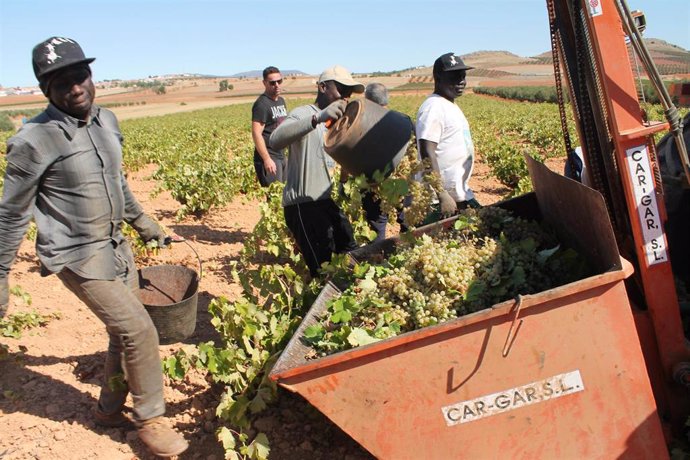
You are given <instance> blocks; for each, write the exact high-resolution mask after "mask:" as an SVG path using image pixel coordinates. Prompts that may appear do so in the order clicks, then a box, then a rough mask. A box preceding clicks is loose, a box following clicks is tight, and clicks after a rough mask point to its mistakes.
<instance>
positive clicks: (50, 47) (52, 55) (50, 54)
mask: <svg viewBox="0 0 690 460" xmlns="http://www.w3.org/2000/svg"><path fill="white" fill-rule="evenodd" d="M62 43H74V42H73V41H72V40H70V39H69V38H61V37H55V38H53V39H52V40H50V41H49V42H48V43H47V44H46V50H47V53H46V61H48V64H53V63H54V62H55V61H57V60H58V59H61V58H62V56H60V55H59V54H57V53H56V52H55V46H56V45H60V44H62Z"/></svg>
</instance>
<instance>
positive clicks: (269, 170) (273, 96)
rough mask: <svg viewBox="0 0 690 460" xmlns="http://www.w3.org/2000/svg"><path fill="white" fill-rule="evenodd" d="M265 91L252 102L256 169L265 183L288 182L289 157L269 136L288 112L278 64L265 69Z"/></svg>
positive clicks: (265, 185)
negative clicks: (274, 144)
mask: <svg viewBox="0 0 690 460" xmlns="http://www.w3.org/2000/svg"><path fill="white" fill-rule="evenodd" d="M263 77H264V80H263V83H264V88H265V91H264V93H263V94H262V95H261V96H259V97H258V98H257V99H256V101H255V102H254V105H253V106H252V139H253V140H254V169H255V170H256V177H257V179H258V180H259V183H260V184H261V186H262V187H267V186H268V185H269V184H271V183H272V182H275V181H280V182H285V178H286V176H287V161H286V159H285V154H284V152H283V151H282V150H275V149H272V148H271V147H270V146H269V144H268V138H269V137H270V136H271V133H272V132H273V130H274V129H276V127H277V126H278V125H279V124H280V123H281V122H282V121H283V119H284V118H285V117H286V116H287V109H286V107H285V100H284V99H283V98H282V97H280V93H282V85H283V77H282V75H281V74H280V70H278V68H276V67H273V66H271V67H266V68H265V69H264V72H263Z"/></svg>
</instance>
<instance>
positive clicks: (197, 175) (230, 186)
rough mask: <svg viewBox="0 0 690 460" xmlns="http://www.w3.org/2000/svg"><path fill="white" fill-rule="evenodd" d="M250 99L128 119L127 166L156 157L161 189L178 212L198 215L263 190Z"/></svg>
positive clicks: (125, 124)
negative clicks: (258, 175) (256, 162)
mask: <svg viewBox="0 0 690 460" xmlns="http://www.w3.org/2000/svg"><path fill="white" fill-rule="evenodd" d="M250 110H251V105H249V104H243V105H234V106H230V107H223V108H220V109H211V110H203V111H197V112H191V113H181V114H175V115H167V116H164V117H156V118H145V119H137V120H125V121H123V122H122V124H121V126H122V132H123V135H124V137H125V144H124V162H125V168H126V169H127V170H128V171H135V170H138V169H140V168H142V167H143V166H145V165H147V164H150V163H153V164H156V165H158V169H157V171H156V172H155V173H154V175H153V178H154V179H156V180H157V181H158V185H159V187H158V189H157V191H161V190H168V191H170V193H171V194H172V196H173V198H175V200H177V201H178V202H179V203H180V205H181V207H180V209H179V210H178V212H177V215H178V217H179V218H182V217H184V216H187V215H195V216H197V217H200V216H202V215H204V214H206V213H207V212H209V211H210V210H211V209H213V208H214V207H220V206H223V205H225V204H227V203H228V202H229V201H230V200H231V199H233V198H234V197H235V196H237V195H238V194H245V195H248V196H250V197H255V196H259V194H260V187H259V185H258V183H257V181H256V177H255V174H254V167H253V151H254V144H253V142H252V140H251V131H250V124H249V123H247V122H246V117H247V112H248V111H250Z"/></svg>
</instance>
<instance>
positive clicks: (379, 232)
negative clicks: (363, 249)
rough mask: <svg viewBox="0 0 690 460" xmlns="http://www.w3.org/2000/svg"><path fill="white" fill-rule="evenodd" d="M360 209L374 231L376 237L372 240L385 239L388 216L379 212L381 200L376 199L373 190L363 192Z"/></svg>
mask: <svg viewBox="0 0 690 460" xmlns="http://www.w3.org/2000/svg"><path fill="white" fill-rule="evenodd" d="M362 209H364V215H365V216H366V218H367V223H368V224H369V227H371V229H372V230H374V231H375V232H376V238H375V239H374V241H372V242H375V241H381V240H385V239H386V226H387V224H388V216H387V215H386V214H384V213H382V212H381V200H379V199H377V198H376V197H375V196H374V193H373V192H369V191H367V192H364V193H363V194H362Z"/></svg>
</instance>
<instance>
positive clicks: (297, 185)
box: [270, 104, 332, 207]
mask: <svg viewBox="0 0 690 460" xmlns="http://www.w3.org/2000/svg"><path fill="white" fill-rule="evenodd" d="M318 111H319V109H318V108H317V107H316V106H315V105H313V104H312V105H303V106H301V107H297V108H296V109H294V110H293V111H291V112H290V113H289V114H288V116H287V118H285V120H283V122H282V123H281V124H280V126H278V127H277V128H276V129H275V131H273V134H271V139H270V142H271V146H272V147H273V148H278V149H281V148H283V147H285V146H287V147H288V172H287V180H286V182H285V189H284V191H283V206H284V207H285V206H290V205H293V204H299V203H306V202H310V201H318V200H325V199H328V198H330V195H331V187H332V180H331V175H330V173H329V171H328V165H327V162H326V161H327V159H326V152H325V151H324V149H323V136H324V135H325V133H326V127H325V126H324V125H323V123H321V124H319V125H317V126H316V128H312V125H311V119H312V117H313V116H314V114H316V113H317V112H318Z"/></svg>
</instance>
